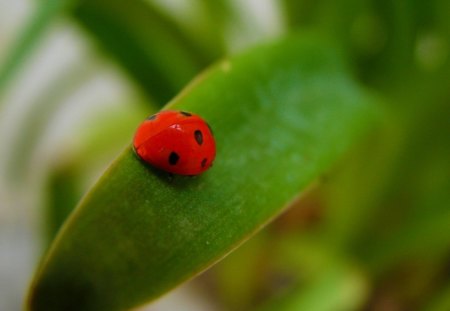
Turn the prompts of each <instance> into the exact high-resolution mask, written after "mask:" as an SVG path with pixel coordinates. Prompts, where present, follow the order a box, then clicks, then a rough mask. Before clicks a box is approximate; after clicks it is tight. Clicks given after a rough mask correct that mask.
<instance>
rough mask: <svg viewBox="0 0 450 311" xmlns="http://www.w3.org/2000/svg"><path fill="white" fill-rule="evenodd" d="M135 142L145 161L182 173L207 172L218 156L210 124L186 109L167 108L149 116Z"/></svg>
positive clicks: (163, 168) (136, 148) (137, 132)
mask: <svg viewBox="0 0 450 311" xmlns="http://www.w3.org/2000/svg"><path fill="white" fill-rule="evenodd" d="M133 145H134V150H135V152H136V154H137V155H138V156H139V157H140V158H141V159H142V160H143V161H145V162H147V163H149V164H151V165H152V166H155V167H157V168H160V169H162V170H164V171H167V172H169V173H174V174H179V175H198V174H200V173H202V172H204V171H206V170H207V169H208V168H209V167H211V165H212V162H213V161H214V158H215V156H216V144H215V141H214V137H213V134H212V132H211V129H210V127H209V126H208V124H207V123H206V122H205V121H204V120H203V119H202V118H200V117H199V116H198V115H195V114H191V113H187V112H183V111H171V110H167V111H162V112H160V113H157V114H155V115H153V116H150V117H149V118H147V120H145V121H144V122H143V123H142V124H141V125H140V126H139V128H138V129H137V131H136V135H135V137H134V142H133Z"/></svg>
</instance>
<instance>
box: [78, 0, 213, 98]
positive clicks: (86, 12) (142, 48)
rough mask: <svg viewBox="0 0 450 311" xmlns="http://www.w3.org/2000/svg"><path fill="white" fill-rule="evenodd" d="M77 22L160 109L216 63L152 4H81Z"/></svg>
mask: <svg viewBox="0 0 450 311" xmlns="http://www.w3.org/2000/svg"><path fill="white" fill-rule="evenodd" d="M73 16H75V17H76V19H77V20H78V21H79V22H80V23H81V25H83V26H84V27H85V28H86V29H87V30H88V31H89V32H90V33H92V34H93V35H94V38H95V39H97V40H98V42H99V44H100V45H101V46H102V47H103V48H104V49H105V50H106V52H108V53H109V54H110V55H111V56H113V57H114V58H115V59H116V60H117V61H118V63H119V64H120V65H122V66H123V68H124V69H125V70H126V71H127V72H128V73H129V75H130V77H131V78H133V79H134V80H135V81H136V82H137V83H138V86H140V88H141V89H142V90H143V91H144V93H146V94H147V95H149V96H150V97H151V98H152V99H154V100H155V101H156V102H157V103H158V104H159V105H163V104H166V102H167V101H168V100H169V99H170V98H172V97H173V96H174V95H175V94H176V93H177V92H178V91H179V90H180V89H181V88H182V87H183V86H184V85H185V84H186V83H187V82H188V81H189V80H190V79H191V78H192V77H193V76H194V75H195V74H197V73H198V72H199V71H200V70H201V69H203V68H204V67H205V66H206V65H208V64H209V63H211V61H213V60H214V59H215V58H216V57H217V55H211V54H209V53H208V51H207V50H206V51H205V49H202V48H201V46H199V45H198V44H197V43H196V42H195V41H194V40H191V39H190V38H189V36H187V34H186V33H185V31H184V30H183V29H182V28H180V27H178V26H177V24H176V23H174V21H173V20H171V19H170V18H169V17H168V16H166V15H164V14H163V13H161V12H160V11H158V10H157V9H156V7H154V6H153V5H151V4H150V2H149V1H143V0H131V1H126V2H125V1H121V0H112V1H110V0H93V1H80V2H79V5H78V6H77V7H75V9H74V10H73Z"/></svg>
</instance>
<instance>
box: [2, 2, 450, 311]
mask: <svg viewBox="0 0 450 311" xmlns="http://www.w3.org/2000/svg"><path fill="white" fill-rule="evenodd" d="M3 2H4V3H6V4H4V5H3V6H4V7H6V10H4V12H7V11H8V3H10V1H7V0H3ZM32 4H33V9H31V10H30V12H31V13H30V15H29V16H28V17H27V18H26V19H25V20H26V22H25V23H24V26H23V27H21V28H19V29H20V31H19V30H18V31H15V32H12V33H13V34H14V40H12V39H11V40H9V41H7V40H3V41H4V42H6V43H5V44H3V43H2V45H1V47H2V49H1V51H2V53H1V54H0V55H2V63H1V64H2V66H0V109H1V114H0V126H1V130H0V134H1V136H0V138H1V143H2V146H7V148H6V147H4V148H2V150H1V158H0V160H1V163H0V168H1V192H0V199H1V202H0V203H1V205H2V207H3V208H2V209H1V210H0V211H1V212H2V214H3V215H4V216H2V217H1V219H2V220H1V221H2V225H1V228H2V229H1V230H2V245H5V246H2V256H4V258H5V260H3V261H2V262H5V265H4V266H5V268H2V270H1V271H2V273H4V274H5V276H6V277H5V278H2V280H1V281H0V282H1V283H0V286H1V288H2V292H4V293H5V294H4V295H5V297H9V298H4V299H3V297H1V298H2V299H0V300H2V301H5V302H4V304H5V307H4V308H5V309H17V308H18V306H19V305H20V304H21V303H22V302H21V301H23V300H24V298H23V293H24V287H25V286H24V284H25V283H28V281H29V279H30V278H31V275H32V271H31V270H32V267H34V266H35V265H36V261H37V257H38V255H37V254H41V253H42V252H43V250H44V249H46V247H47V246H46V245H48V244H49V243H50V241H52V239H53V237H54V235H55V233H56V232H57V230H58V229H59V228H60V226H61V224H62V223H63V222H64V221H65V219H66V218H67V216H68V214H69V213H70V212H71V211H72V209H73V208H74V207H75V205H76V204H77V202H78V201H79V200H80V198H81V196H82V195H83V194H84V193H86V191H87V190H88V189H89V188H91V186H92V184H93V182H94V181H95V180H96V179H97V178H98V176H99V175H100V174H101V172H102V171H103V170H104V169H105V167H106V166H107V164H108V163H109V162H110V161H111V160H112V159H113V158H114V157H115V156H116V155H117V154H119V153H120V150H122V149H123V148H124V147H125V146H127V145H128V144H129V142H130V141H131V137H132V135H133V131H134V129H135V127H136V125H137V124H138V122H139V121H140V120H141V119H143V118H144V117H145V116H146V115H148V114H150V113H153V112H155V111H157V110H158V109H160V108H161V107H162V106H163V105H165V104H166V103H167V102H168V101H169V100H170V99H171V98H173V97H174V96H175V95H176V94H177V93H179V91H180V90H181V89H182V88H183V87H184V86H185V85H186V84H187V83H188V82H189V81H190V80H191V79H192V78H194V77H195V76H196V75H198V74H199V73H200V72H202V70H203V69H205V68H206V67H207V66H210V65H211V64H213V63H217V62H218V61H221V60H222V59H224V58H225V59H229V58H231V59H235V58H236V57H237V58H239V57H241V56H240V55H246V54H245V53H251V52H248V51H253V53H255V54H251V55H260V54H258V53H261V55H262V54H263V53H264V51H263V50H264V48H261V43H262V42H265V43H266V44H269V45H270V44H273V42H278V41H279V40H285V39H286V38H292V37H293V36H295V35H297V36H298V35H299V34H300V36H301V34H302V33H306V32H307V33H314V34H316V35H311V36H317V38H310V39H311V40H312V41H314V40H316V39H317V40H319V38H322V39H320V40H325V41H329V42H327V43H330V45H326V46H327V47H329V49H331V51H330V53H331V54H332V55H337V56H336V58H335V63H334V61H333V60H332V61H331V63H330V66H329V67H330V69H329V71H328V72H327V71H325V72H324V74H323V75H319V76H318V77H317V80H315V83H318V85H319V86H321V87H322V88H323V89H324V91H326V90H327V89H329V88H330V86H329V85H328V84H327V82H328V81H329V80H328V79H327V78H326V76H327V74H329V75H332V74H333V72H334V70H336V69H335V68H336V67H334V65H335V64H336V65H337V64H338V63H340V62H343V63H345V66H343V67H339V68H342V69H339V70H341V71H342V72H345V73H342V74H343V75H345V77H346V78H345V79H347V76H349V77H350V78H349V79H350V80H354V81H357V82H356V83H355V84H354V88H355V90H356V91H355V92H366V91H365V90H370V92H371V93H372V94H377V95H376V97H377V98H378V99H379V100H376V101H375V102H374V105H376V110H377V111H378V112H379V115H378V118H379V122H378V125H377V127H375V128H372V130H371V131H370V132H368V133H367V134H364V135H365V136H363V138H362V139H360V140H359V143H357V144H355V143H354V144H352V145H351V147H350V146H348V147H346V148H345V152H342V154H341V155H340V156H339V158H338V157H337V155H336V159H333V161H332V162H333V163H334V165H333V166H332V167H331V168H330V167H329V166H327V167H325V166H323V167H322V168H321V170H320V172H318V175H320V178H319V179H318V180H317V182H316V183H315V184H314V186H311V187H309V190H308V191H307V192H306V193H304V194H303V196H302V197H301V198H300V199H298V200H297V201H295V202H294V204H293V205H292V206H291V208H290V209H289V210H288V211H286V212H285V213H284V214H283V215H281V216H280V217H279V218H277V219H276V220H274V221H273V222H272V223H271V224H270V225H268V226H267V227H266V228H265V229H263V230H262V231H261V232H260V233H259V234H257V235H256V236H254V237H253V238H252V239H250V240H249V241H248V242H247V243H245V244H244V245H242V247H240V248H238V249H237V250H235V251H234V252H233V253H231V254H230V255H229V256H228V257H226V258H225V259H224V260H222V261H220V262H219V263H218V264H216V265H215V266H213V267H212V268H211V269H209V270H208V271H207V272H206V273H204V274H202V275H201V276H200V277H198V278H196V279H195V280H194V282H191V283H190V287H195V286H197V287H199V288H200V289H201V292H202V295H200V298H196V299H197V301H196V303H200V302H198V300H200V301H206V302H208V307H207V308H208V309H213V310H216V309H217V310H252V309H255V310H258V309H261V310H361V309H368V310H448V309H450V300H449V298H448V297H450V278H449V272H448V271H449V265H448V262H449V255H450V253H449V251H450V229H449V228H450V191H449V189H450V164H449V159H450V143H449V137H450V124H449V121H450V120H449V117H450V104H449V103H450V89H449V87H448V85H449V82H448V81H450V57H449V52H450V38H449V37H450V13H449V12H450V3H449V2H448V1H445V0H433V1H427V2H423V1H413V0H402V1H385V0H382V1H369V0H366V1H350V0H342V1H326V0H322V1H309V0H301V1H293V0H279V1H275V0H273V1H269V0H267V1H259V2H257V1H232V0H220V1H208V0H191V1H156V0H154V1H151V0H146V1H144V0H133V1H127V2H126V3H125V2H123V1H119V0H114V1H104V0H93V1H77V0H72V1H68V0H60V1H57V0H54V1H53V0H48V1H35V2H33V3H32ZM59 29H66V30H64V31H65V32H64V33H63V34H62V35H61V34H59V36H60V37H66V36H69V37H73V38H76V40H72V41H74V42H75V43H73V42H72V45H70V50H75V51H76V53H75V54H76V56H74V57H72V58H69V60H67V61H66V62H65V63H64V64H63V65H61V64H60V65H59V66H57V65H56V64H57V63H58V62H57V61H56V60H57V59H58V57H60V58H61V57H64V56H66V55H63V54H64V52H66V51H67V50H62V51H61V50H59V51H58V49H52V47H54V46H55V45H52V41H51V40H49V37H50V38H51V37H52V36H55V33H58V31H60V30H59ZM67 29H69V30H67ZM67 33H70V35H68V34H67ZM323 38H328V39H323ZM330 38H331V39H330ZM0 40H2V39H1V38H0ZM287 40H289V39H287ZM0 42H1V41H0ZM66 42H67V41H63V43H62V45H64V44H65V43H66ZM69 42H71V41H70V40H69ZM331 42H333V44H331ZM46 46H50V48H48V49H47V50H46V49H45V47H46ZM263 46H264V45H263ZM285 49H286V53H287V54H286V55H288V54H289V52H290V51H295V50H289V45H287V46H286V48H285ZM69 54H70V53H69ZM45 55H49V56H48V57H47V59H50V61H47V62H46V63H45V66H44V67H45V68H44V70H41V71H38V74H35V75H34V76H33V74H32V73H33V70H32V68H34V67H36V64H38V65H39V63H40V62H43V61H42V59H45ZM235 55H237V56H235ZM308 57H310V56H304V55H301V54H299V55H298V58H299V59H300V60H302V61H304V62H305V63H306V64H307V63H308ZM52 59H54V61H52ZM274 67H275V66H274ZM243 71H244V72H245V68H244V69H243ZM105 72H107V76H108V78H107V80H108V81H110V82H109V88H107V89H106V90H105V91H103V93H102V94H108V95H102V96H103V97H102V96H97V95H95V94H99V92H98V91H93V90H92V89H91V88H90V87H91V86H92V85H98V83H97V82H96V81H97V80H98V76H99V75H100V76H101V75H104V73H105ZM27 77H31V78H29V79H31V80H32V81H29V80H28V82H27ZM36 77H38V79H36ZM111 77H113V78H111ZM292 79H294V80H290V81H291V82H292V83H296V82H299V81H300V82H301V80H298V81H297V80H295V77H293V78H292ZM111 81H112V82H111ZM352 83H353V82H352ZM352 85H353V84H352ZM258 87H259V86H258ZM266 87H267V86H266ZM341 87H344V86H341ZM213 88H214V86H212V89H213ZM261 88H262V90H264V86H261ZM337 88H338V89H339V86H337ZM97 89H101V87H97ZM236 89H237V90H239V92H241V91H242V92H243V94H245V90H240V89H239V86H236ZM100 93H101V92H100ZM17 94H20V95H17ZM22 94H25V95H22ZM27 94H30V95H28V96H26V95H27ZM80 94H84V95H80ZM21 96H22V97H21ZM17 98H19V99H17ZM74 98H75V99H74ZM105 102H106V103H105ZM118 102H120V104H117V103H118ZM175 102H176V103H175V104H176V105H177V104H178V105H180V103H178V102H177V100H175ZM182 105H183V103H181V106H180V107H182ZM202 105H204V104H200V106H201V107H202V108H200V110H201V111H202V112H203V111H204V112H206V115H207V116H208V118H210V119H213V120H215V119H216V118H218V113H219V112H221V113H223V110H221V109H219V108H220V105H218V107H219V108H215V107H214V105H211V106H210V107H203V106H202ZM73 107H78V108H77V109H78V110H76V111H78V112H75V116H76V117H72V119H71V118H70V117H68V115H70V114H71V113H73V112H74V111H75V110H74V108H73ZM80 107H81V108H80ZM187 107H189V104H188V105H187ZM192 107H196V106H195V105H194V106H192ZM242 107H245V106H244V104H241V105H240V106H239V105H238V104H236V107H234V106H233V109H235V110H236V111H237V112H238V111H240V109H245V108H242ZM196 108H198V107H196ZM222 108H223V107H222ZM329 113H331V115H332V113H334V114H335V116H336V119H339V118H341V117H342V115H344V116H346V117H347V116H350V117H351V118H350V119H349V120H351V121H346V123H348V122H350V123H351V122H355V123H358V122H361V123H365V122H368V121H367V119H364V118H365V117H362V115H360V114H358V113H354V114H353V112H349V115H345V114H344V113H341V111H340V110H337V111H334V112H333V110H330V111H329ZM245 118H247V119H245ZM250 118H251V114H248V115H245V114H244V115H243V116H242V122H246V120H248V122H250ZM11 120H12V121H11ZM60 120H62V121H60ZM339 120H340V119H339ZM331 122H337V121H331ZM230 124H231V125H233V124H232V123H230ZM333 124H334V123H333ZM231 125H230V128H231ZM253 125H254V126H255V127H254V128H251V126H252V123H251V122H250V127H249V129H248V130H249V131H253V133H255V134H254V135H257V133H258V127H256V125H257V124H256V123H255V124H253ZM268 126H277V124H268ZM343 128H345V127H343ZM55 133H56V134H59V136H58V135H55ZM226 133H227V126H224V127H223V128H222V127H220V126H219V134H218V135H219V136H221V135H223V136H225V134H226ZM263 133H264V132H263ZM338 134H339V133H338ZM340 134H341V135H342V136H341V137H336V140H337V141H339V140H340V139H341V140H344V141H345V140H346V139H347V136H346V134H345V133H340ZM261 135H262V134H261ZM333 137H334V136H333ZM286 146H290V144H289V143H287V145H286ZM237 148H239V151H241V152H242V153H244V154H245V155H247V156H251V153H252V149H251V148H246V146H245V145H238V146H237ZM328 152H330V151H329V150H326V149H324V151H323V156H325V155H326V154H328ZM124 157H125V158H126V157H127V156H124ZM278 160H279V159H278ZM119 161H120V160H119ZM267 163H270V161H269V162H267ZM286 163H288V162H286ZM282 169H284V170H285V173H286V174H287V173H288V172H289V171H290V170H296V169H298V170H299V172H301V169H302V168H296V167H283V168H282ZM212 174H213V173H212ZM244 175H245V172H244ZM244 177H245V176H244ZM102 180H108V175H106V177H104V178H103V179H102ZM231 185H233V184H231ZM260 185H261V186H264V185H265V184H264V180H261V184H260ZM267 185H270V183H267ZM289 187H292V184H283V183H281V184H278V185H276V186H271V187H268V189H267V190H266V191H268V193H271V192H272V193H275V192H279V191H280V189H288V188H289ZM225 189H226V188H225ZM302 190H303V189H302V187H299V189H298V191H299V192H300V191H302ZM94 191H95V190H94ZM104 195H105V196H106V197H107V196H108V193H107V192H106V194H104ZM112 195H113V193H112V192H111V196H112ZM252 195H253V193H252V191H251V190H248V191H246V192H245V189H244V192H243V194H242V196H243V199H245V197H246V196H247V197H248V198H252ZM281 207H282V206H280V207H279V208H281ZM85 210H87V209H85ZM251 220H252V218H251V217H249V218H248V221H251ZM37 233H39V234H41V235H42V236H45V238H42V239H37V238H36V234H37ZM229 233H230V234H232V233H234V229H233V226H229ZM223 234H225V233H223ZM3 241H4V242H3ZM39 241H40V242H41V243H40V244H36V243H38V242H39ZM36 245H41V247H40V249H39V250H38V247H37V246H36ZM16 247H17V249H18V250H19V249H20V250H19V251H14V250H15V249H16ZM3 249H4V250H3ZM208 249H209V247H208V246H207V245H205V249H204V252H205V253H206V252H207V251H208ZM11 251H12V252H11ZM111 251H113V249H111ZM200 253H201V251H200ZM4 254H11V255H4ZM23 256H25V258H29V259H28V261H25V262H21V261H20V260H17V258H23ZM9 267H15V269H16V270H14V269H10V268H9ZM24 267H25V268H24ZM204 267H206V266H204ZM19 270H21V271H22V272H21V273H20V272H16V271H19ZM4 271H11V273H10V274H6V272H4ZM24 273H25V275H26V276H23V275H24ZM20 275H22V276H21V277H22V283H20V282H19V283H18V284H19V285H18V286H16V287H15V286H8V280H9V279H11V280H14V278H15V276H17V277H19V276H20ZM3 280H5V281H3ZM149 282H151V281H149ZM13 283H14V281H13ZM9 287H10V288H9ZM3 289H5V290H3ZM126 289H127V291H132V290H133V288H132V287H130V285H128V287H127V288H126ZM10 293H13V294H12V295H11V294H10ZM131 296H132V295H131ZM169 297H170V296H169ZM196 297H197V296H196ZM63 298H64V297H63ZM104 299H105V301H107V300H108V299H109V297H104ZM124 299H126V298H124ZM72 303H73V305H74V308H75V309H76V306H77V302H72ZM178 303H179V304H180V305H183V304H184V303H186V302H185V301H180V302H178ZM125 305H127V304H125ZM197 307H198V305H197ZM0 308H1V307H0ZM155 308H158V307H157V306H155ZM198 308H200V307H198ZM2 309H3V308H2Z"/></svg>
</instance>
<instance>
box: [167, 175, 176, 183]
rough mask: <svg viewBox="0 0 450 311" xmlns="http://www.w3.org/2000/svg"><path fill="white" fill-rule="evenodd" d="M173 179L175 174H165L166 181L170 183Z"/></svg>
mask: <svg viewBox="0 0 450 311" xmlns="http://www.w3.org/2000/svg"><path fill="white" fill-rule="evenodd" d="M174 179H175V174H173V173H167V180H168V181H169V182H172V181H173V180H174Z"/></svg>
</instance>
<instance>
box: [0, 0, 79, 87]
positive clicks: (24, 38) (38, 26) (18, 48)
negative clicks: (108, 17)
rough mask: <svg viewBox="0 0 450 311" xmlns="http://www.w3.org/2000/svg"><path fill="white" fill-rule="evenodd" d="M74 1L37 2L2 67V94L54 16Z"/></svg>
mask: <svg viewBox="0 0 450 311" xmlns="http://www.w3.org/2000/svg"><path fill="white" fill-rule="evenodd" d="M72 2H73V0H47V1H41V2H39V3H38V4H36V9H35V11H34V12H33V15H32V17H31V18H30V19H29V20H28V22H27V24H26V25H25V28H24V30H23V32H22V33H21V35H20V36H19V37H18V39H17V41H16V43H15V45H14V46H13V47H12V48H11V51H10V53H9V54H8V55H7V58H6V60H5V61H4V63H3V64H2V66H1V67H0V94H2V93H3V92H4V91H5V89H6V86H7V85H8V83H9V82H10V81H11V79H12V78H13V77H14V75H15V74H16V72H17V71H18V70H19V68H20V66H21V65H22V64H23V63H24V60H25V59H26V57H27V56H28V55H29V54H30V53H32V52H33V51H34V48H35V46H36V44H37V43H38V42H39V40H40V39H41V37H42V35H43V34H44V33H45V31H46V30H47V27H49V25H50V24H51V22H52V21H53V20H54V18H55V17H56V16H57V15H58V14H59V13H60V12H61V11H63V10H65V9H66V8H68V7H69V6H70V5H71V4H72Z"/></svg>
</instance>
